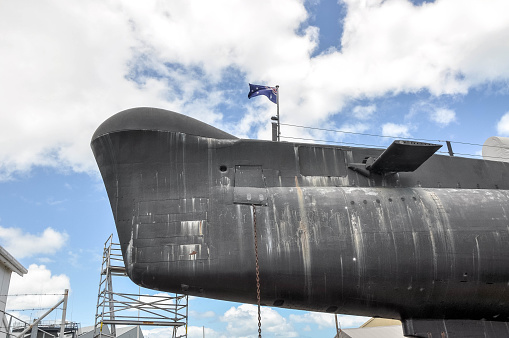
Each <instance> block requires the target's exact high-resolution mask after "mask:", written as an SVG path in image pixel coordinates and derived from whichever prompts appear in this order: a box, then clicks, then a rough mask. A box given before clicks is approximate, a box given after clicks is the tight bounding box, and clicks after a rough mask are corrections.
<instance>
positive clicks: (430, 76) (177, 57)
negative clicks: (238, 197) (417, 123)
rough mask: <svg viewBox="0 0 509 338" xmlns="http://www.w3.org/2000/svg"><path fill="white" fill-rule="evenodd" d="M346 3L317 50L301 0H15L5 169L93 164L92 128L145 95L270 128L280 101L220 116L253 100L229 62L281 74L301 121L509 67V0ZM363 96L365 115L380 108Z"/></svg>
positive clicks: (0, 173)
mask: <svg viewBox="0 0 509 338" xmlns="http://www.w3.org/2000/svg"><path fill="white" fill-rule="evenodd" d="M345 3H346V6H347V8H348V10H347V15H346V17H345V18H344V20H343V23H344V27H343V28H344V29H343V32H344V33H343V36H342V37H341V45H342V48H341V50H339V49H338V50H334V49H330V50H328V51H327V52H324V53H323V54H320V55H318V56H316V57H312V55H313V51H314V50H315V49H316V47H317V42H318V39H319V37H320V36H319V30H318V28H316V27H311V26H306V22H307V20H308V13H307V12H306V10H305V7H304V5H303V3H302V1H300V0H281V1H274V2H268V3H266V4H264V6H260V5H259V3H256V2H250V1H243V2H242V1H239V2H234V3H232V2H229V1H227V0H218V1H214V2H210V1H206V0H203V1H181V2H159V1H156V0H150V1H145V2H143V4H141V3H139V2H136V1H124V2H120V1H116V0H108V1H99V0H90V1H86V2H83V1H76V0H75V1H60V2H58V1H53V2H44V3H42V2H39V1H35V0H32V1H29V3H26V2H23V3H20V2H16V1H12V2H8V3H5V4H4V5H3V6H2V11H1V12H0V33H2V34H0V42H1V43H0V73H1V74H2V77H0V91H1V92H2V111H1V112H0V116H1V120H2V125H4V126H6V128H4V130H3V132H2V133H1V134H0V143H2V144H9V145H10V146H9V147H2V148H1V149H0V163H1V164H0V179H2V178H3V179H6V178H9V177H11V176H12V175H13V174H14V173H16V172H19V171H26V170H29V169H30V168H31V167H32V166H33V165H47V166H53V167H56V168H61V167H64V168H71V169H73V170H75V171H95V170H96V169H95V163H94V160H93V158H92V155H91V152H90V149H89V141H90V137H91V135H92V133H93V131H94V130H95V128H96V127H97V126H98V125H99V124H100V123H101V122H102V121H103V120H104V119H106V118H107V117H109V116H110V115H112V114H113V113H115V112H117V111H120V110H122V109H125V108H130V107H133V106H156V107H163V108H168V109H171V110H175V111H179V112H182V113H186V114H190V115H192V116H194V117H197V118H199V119H202V120H204V121H206V122H209V123H213V124H215V125H216V126H218V127H226V128H232V129H229V131H236V130H240V132H241V134H244V133H247V132H246V131H249V130H252V128H251V127H253V126H254V127H255V128H254V129H253V130H258V131H259V132H258V136H259V137H263V138H265V139H268V138H270V131H269V129H268V123H264V124H262V123H261V121H268V119H269V117H270V115H272V114H273V110H274V107H273V105H272V104H271V103H270V102H268V101H267V100H265V101H267V102H259V103H253V102H249V105H253V104H256V107H257V108H256V109H255V110H256V114H255V116H251V117H246V118H245V119H244V120H243V121H241V123H240V126H239V127H238V128H235V129H233V128H234V127H235V126H234V125H228V124H225V122H224V121H223V120H222V115H221V113H220V112H219V111H218V109H219V108H218V105H219V104H220V103H225V104H227V105H230V106H233V105H238V106H239V112H240V114H241V115H242V114H243V112H245V111H246V110H247V108H245V107H243V104H245V105H247V103H244V101H241V100H245V94H242V95H241V94H240V92H239V93H235V95H232V94H231V93H230V92H228V91H227V90H231V89H224V88H223V86H217V87H214V85H217V84H218V83H219V82H220V81H222V80H224V79H225V78H227V76H228V75H229V74H230V73H231V72H238V73H239V74H241V75H240V76H241V77H242V78H243V79H244V80H245V83H247V82H248V81H251V82H262V81H263V82H264V83H269V84H279V85H281V107H282V109H284V111H288V112H292V122H294V123H296V124H303V125H315V126H316V125H323V123H324V122H327V121H328V119H329V118H330V117H331V116H332V115H334V114H337V113H338V112H340V111H341V110H342V108H343V107H344V106H345V104H346V103H348V102H349V101H350V100H353V99H358V98H376V97H380V96H382V95H392V94H397V93H414V92H417V91H421V90H428V91H430V92H431V93H432V94H434V95H441V94H465V93H467V92H468V90H469V89H470V88H472V87H475V86H478V85H480V84H483V83H486V82H496V81H501V82H503V81H507V79H508V78H509V58H507V55H508V54H509V44H508V43H506V41H509V2H507V1H506V0H492V1H489V2H486V1H483V0H441V1H436V2H433V3H426V4H423V5H422V6H413V5H412V4H411V3H410V2H408V1H403V0H390V1H382V0H369V1H357V0H346V1H345ZM219 9H220V10H219ZM211 13H213V15H211ZM260 22H263V24H260ZM431 23H432V24H431ZM302 27H304V28H303V29H302ZM269 36H270V38H267V37H269ZM147 69H148V70H149V71H150V73H151V74H155V75H153V76H149V75H147V72H146V70H147ZM133 79H136V80H137V81H138V82H135V81H133ZM338 79H339V80H338ZM246 87H247V86H246ZM211 88H212V89H211ZM209 89H211V90H210V91H209ZM237 94H238V95H239V97H240V96H242V99H241V98H238V99H237V98H236V97H237ZM262 101H263V100H262ZM239 102H240V103H239ZM368 107H370V106H368ZM359 109H360V110H359V114H360V115H359V116H361V118H362V117H366V116H369V114H370V113H369V109H372V108H369V109H368V108H367V107H364V108H363V109H365V110H364V113H362V112H361V110H362V109H361V108H359Z"/></svg>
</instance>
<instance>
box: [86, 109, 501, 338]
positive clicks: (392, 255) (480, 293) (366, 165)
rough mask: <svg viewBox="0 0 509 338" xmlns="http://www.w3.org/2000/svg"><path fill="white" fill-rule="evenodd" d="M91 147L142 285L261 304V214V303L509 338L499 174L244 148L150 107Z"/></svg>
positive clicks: (339, 150)
mask: <svg viewBox="0 0 509 338" xmlns="http://www.w3.org/2000/svg"><path fill="white" fill-rule="evenodd" d="M91 146H92V150H93V152H94V155H95V157H96V161H97V164H98V166H99V169H100V171H101V175H102V177H103V180H104V184H105V187H106V191H107V193H108V197H109V200H110V204H111V208H112V212H113V215H114V220H115V224H116V228H117V232H118V237H119V240H120V244H121V247H122V254H123V258H124V263H125V266H126V270H127V272H128V275H129V277H130V278H131V279H132V280H133V281H134V282H135V283H136V284H138V285H141V286H144V287H147V288H151V289H155V290H162V291H169V292H184V293H187V294H190V295H196V296H202V297H209V298H215V299H223V300H230V301H236V302H244V303H256V292H255V290H256V281H255V263H254V262H255V248H254V241H253V236H254V235H253V232H254V229H253V225H254V224H253V222H254V219H253V211H254V209H255V211H256V222H257V226H258V236H259V239H258V250H259V261H260V283H261V301H262V304H265V305H269V306H280V307H286V308H294V309H303V310H312V311H322V312H330V313H334V312H335V313H345V314H353V315H364V316H379V317H384V318H395V319H400V320H402V321H403V328H404V332H405V334H406V335H407V336H413V337H441V335H442V333H444V332H445V334H446V336H447V337H466V336H467V335H466V334H467V333H468V334H474V335H473V336H477V335H476V334H477V333H478V334H479V335H478V336H482V337H485V336H487V337H501V336H509V329H508V326H507V325H506V322H507V321H509V306H508V305H509V269H508V266H509V217H508V216H509V215H508V212H509V206H508V203H507V201H508V200H509V192H508V189H509V164H507V163H502V162H496V161H483V160H474V159H466V158H459V157H449V156H441V155H433V153H434V152H435V151H436V149H438V147H439V146H436V145H433V144H423V143H418V142H408V141H397V142H395V143H394V144H393V145H391V146H390V147H389V148H387V150H385V151H384V150H383V149H373V148H353V147H343V146H330V145H316V144H303V143H287V142H270V141H262V140H246V139H238V138H236V137H234V136H233V135H230V134H228V133H226V132H224V131H221V130H219V129H217V128H214V127H212V126H210V125H207V124H205V123H203V122H200V121H198V120H195V119H192V118H190V117H187V116H184V115H181V114H178V113H175V112H170V111H166V110H162V109H155V108H134V109H129V110H126V111H123V112H120V113H118V114H116V115H114V116H112V117H111V118H109V119H108V120H106V121H105V122H104V123H103V124H102V125H101V126H100V127H99V128H98V129H97V131H96V132H95V134H94V135H93V138H92V142H91ZM430 334H431V335H430ZM470 336H472V335H470Z"/></svg>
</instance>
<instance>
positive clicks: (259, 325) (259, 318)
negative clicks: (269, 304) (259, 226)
mask: <svg viewBox="0 0 509 338" xmlns="http://www.w3.org/2000/svg"><path fill="white" fill-rule="evenodd" d="M253 226H254V245H255V262H256V300H257V301H258V338H261V337H262V315H261V307H260V266H259V265H258V236H257V234H256V206H254V205H253Z"/></svg>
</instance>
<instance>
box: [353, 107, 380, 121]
mask: <svg viewBox="0 0 509 338" xmlns="http://www.w3.org/2000/svg"><path fill="white" fill-rule="evenodd" d="M375 111H376V105H374V104H372V105H369V106H355V107H354V108H353V109H352V113H353V116H354V117H355V118H357V119H359V120H369V119H370V118H371V117H372V116H373V113H374V112H375Z"/></svg>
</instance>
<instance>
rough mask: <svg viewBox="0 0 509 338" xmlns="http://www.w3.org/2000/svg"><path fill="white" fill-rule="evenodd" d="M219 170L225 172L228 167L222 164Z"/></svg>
mask: <svg viewBox="0 0 509 338" xmlns="http://www.w3.org/2000/svg"><path fill="white" fill-rule="evenodd" d="M219 170H220V171H221V172H223V173H224V172H225V171H226V170H228V168H227V167H226V166H225V165H222V166H219Z"/></svg>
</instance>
